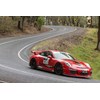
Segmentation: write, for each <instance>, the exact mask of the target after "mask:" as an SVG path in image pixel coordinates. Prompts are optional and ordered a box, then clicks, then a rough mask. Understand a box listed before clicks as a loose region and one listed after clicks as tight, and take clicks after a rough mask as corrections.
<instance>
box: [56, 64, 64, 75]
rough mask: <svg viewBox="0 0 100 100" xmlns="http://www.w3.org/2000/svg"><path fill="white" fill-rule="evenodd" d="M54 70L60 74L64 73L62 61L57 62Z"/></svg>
mask: <svg viewBox="0 0 100 100" xmlns="http://www.w3.org/2000/svg"><path fill="white" fill-rule="evenodd" d="M54 72H55V74H58V75H62V74H63V68H62V65H61V64H60V63H57V64H56V65H55V67H54Z"/></svg>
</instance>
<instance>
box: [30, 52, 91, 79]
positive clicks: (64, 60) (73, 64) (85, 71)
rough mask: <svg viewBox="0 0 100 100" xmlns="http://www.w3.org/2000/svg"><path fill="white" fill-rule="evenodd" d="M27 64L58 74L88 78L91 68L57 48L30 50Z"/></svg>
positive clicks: (33, 67)
mask: <svg viewBox="0 0 100 100" xmlns="http://www.w3.org/2000/svg"><path fill="white" fill-rule="evenodd" d="M29 65H30V66H31V68H32V69H37V68H39V69H42V70H46V71H50V72H54V73H56V74H58V75H61V74H63V75H68V76H75V77H85V78H90V77H91V75H92V68H91V67H90V65H89V64H88V63H85V62H82V61H78V60H76V59H75V58H74V57H72V56H71V55H70V54H69V53H66V52H61V51H57V50H46V51H32V56H31V57H30V62H29Z"/></svg>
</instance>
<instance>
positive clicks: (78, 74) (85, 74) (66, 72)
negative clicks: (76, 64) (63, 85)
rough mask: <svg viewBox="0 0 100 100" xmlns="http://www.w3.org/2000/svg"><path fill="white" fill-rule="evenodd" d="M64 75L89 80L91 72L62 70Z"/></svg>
mask: <svg viewBox="0 0 100 100" xmlns="http://www.w3.org/2000/svg"><path fill="white" fill-rule="evenodd" d="M64 75H68V76H74V77H84V78H90V77H91V75H92V70H64Z"/></svg>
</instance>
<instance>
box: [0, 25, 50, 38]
mask: <svg viewBox="0 0 100 100" xmlns="http://www.w3.org/2000/svg"><path fill="white" fill-rule="evenodd" d="M50 30H51V29H50V28H47V27H42V28H41V31H38V30H37V29H36V28H35V27H33V26H30V27H29V26H25V27H24V31H23V32H22V31H21V30H19V29H17V28H16V27H15V29H14V30H13V31H12V32H4V33H0V38H5V37H15V36H21V35H31V34H38V33H43V32H47V31H50Z"/></svg>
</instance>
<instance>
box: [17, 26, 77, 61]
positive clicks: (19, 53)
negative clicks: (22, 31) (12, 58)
mask: <svg viewBox="0 0 100 100" xmlns="http://www.w3.org/2000/svg"><path fill="white" fill-rule="evenodd" d="M76 30H77V29H76V28H75V30H74V31H76ZM74 31H71V32H74ZM71 32H69V33H71ZM64 34H65V33H64ZM60 35H63V34H58V35H54V36H50V37H48V38H44V39H41V40H39V41H36V42H32V43H30V44H28V45H26V46H24V47H23V48H21V49H20V50H19V51H18V57H19V58H20V59H21V60H22V61H24V62H26V63H28V61H26V60H25V59H23V58H22V57H21V52H22V51H23V50H24V49H26V48H27V47H29V46H30V45H32V44H36V43H38V42H41V41H44V40H47V39H50V38H53V37H56V36H60Z"/></svg>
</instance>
